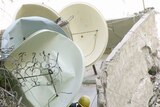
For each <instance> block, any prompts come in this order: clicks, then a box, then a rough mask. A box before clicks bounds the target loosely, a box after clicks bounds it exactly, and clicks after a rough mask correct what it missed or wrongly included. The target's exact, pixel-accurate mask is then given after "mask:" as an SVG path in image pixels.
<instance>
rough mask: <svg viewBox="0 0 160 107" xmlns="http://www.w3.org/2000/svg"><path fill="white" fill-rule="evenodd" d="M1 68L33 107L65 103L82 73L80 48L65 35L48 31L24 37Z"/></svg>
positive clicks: (73, 93)
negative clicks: (19, 86)
mask: <svg viewBox="0 0 160 107" xmlns="http://www.w3.org/2000/svg"><path fill="white" fill-rule="evenodd" d="M31 47H32V48H31ZM5 67H6V68H7V69H8V70H9V71H11V72H12V74H13V75H14V77H15V78H17V79H18V80H19V84H17V85H21V87H22V90H23V92H24V94H25V96H26V98H27V99H28V101H30V102H31V104H32V105H33V106H34V107H67V106H69V104H70V103H71V101H72V100H73V98H74V97H75V95H76V94H77V92H78V90H79V88H80V86H81V83H82V79H83V73H84V63H83V57H82V53H81V51H80V49H79V48H78V47H77V46H76V45H75V44H74V43H73V42H72V41H71V40H70V39H68V38H67V37H65V36H63V35H62V34H60V33H58V32H54V31H49V30H40V31H38V32H36V33H34V34H33V35H31V36H30V37H28V38H27V39H26V40H25V41H24V42H23V43H22V45H20V46H19V47H18V48H17V49H16V50H14V51H13V52H12V53H11V54H10V56H9V57H8V58H7V60H6V61H5ZM26 106H27V107H28V105H26Z"/></svg>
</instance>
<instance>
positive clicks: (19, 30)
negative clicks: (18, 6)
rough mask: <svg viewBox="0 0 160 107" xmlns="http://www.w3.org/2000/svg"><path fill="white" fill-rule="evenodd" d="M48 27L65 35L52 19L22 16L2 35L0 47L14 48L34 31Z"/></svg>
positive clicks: (4, 48) (3, 48)
mask: <svg viewBox="0 0 160 107" xmlns="http://www.w3.org/2000/svg"><path fill="white" fill-rule="evenodd" d="M41 29H49V30H53V31H56V32H59V33H61V34H63V35H65V36H67V35H66V34H65V32H64V31H63V30H62V29H61V27H59V26H58V25H57V24H56V23H54V22H53V21H51V20H49V19H46V18H43V17H36V16H35V17H24V18H20V19H18V20H16V21H14V22H13V23H12V24H11V25H10V26H9V27H8V28H7V29H6V30H5V32H4V34H3V35H2V43H1V48H2V50H3V51H6V50H8V49H13V50H14V49H16V48H17V47H19V46H20V45H21V44H22V42H23V41H24V40H25V39H26V38H28V37H29V36H30V35H31V34H33V33H34V32H36V31H38V30H41Z"/></svg>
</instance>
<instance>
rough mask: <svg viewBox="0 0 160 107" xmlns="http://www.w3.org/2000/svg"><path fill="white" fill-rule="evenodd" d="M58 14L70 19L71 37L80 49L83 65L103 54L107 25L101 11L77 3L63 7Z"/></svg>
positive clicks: (90, 62)
mask: <svg viewBox="0 0 160 107" xmlns="http://www.w3.org/2000/svg"><path fill="white" fill-rule="evenodd" d="M60 15H61V17H62V18H64V19H66V20H67V19H71V20H70V22H69V28H70V30H71V33H72V38H73V41H74V42H75V43H76V44H77V45H78V46H79V47H80V48H81V49H82V52H83V54H84V56H85V65H86V66H89V65H91V64H93V63H94V62H95V61H97V60H98V59H99V58H100V57H101V56H102V55H103V53H104V51H105V49H106V46H107V43H108V27H107V24H106V22H105V19H104V18H103V16H102V15H101V13H100V12H99V11H98V10H97V9H96V8H94V7H93V6H90V5H88V4H85V3H78V4H72V5H70V6H68V7H66V8H64V9H63V10H62V11H61V12H60Z"/></svg>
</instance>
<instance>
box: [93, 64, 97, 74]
mask: <svg viewBox="0 0 160 107" xmlns="http://www.w3.org/2000/svg"><path fill="white" fill-rule="evenodd" d="M92 68H93V71H94V74H95V75H97V70H96V66H95V65H94V64H93V65H92Z"/></svg>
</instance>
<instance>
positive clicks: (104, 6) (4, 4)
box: [0, 0, 160, 29]
mask: <svg viewBox="0 0 160 107" xmlns="http://www.w3.org/2000/svg"><path fill="white" fill-rule="evenodd" d="M10 1H11V0H0V20H1V24H0V29H4V28H6V27H7V26H8V25H9V24H10V23H11V22H12V21H13V16H14V14H15V12H16V9H17V8H18V6H19V5H21V4H23V3H42V2H43V3H44V4H46V5H48V6H49V7H51V8H52V9H54V10H55V11H57V12H58V13H59V12H60V11H61V10H62V9H63V8H64V7H66V6H68V5H70V4H71V3H76V2H86V3H89V4H91V5H93V6H94V7H95V8H97V9H98V10H99V11H100V12H101V13H102V15H103V16H104V18H105V19H106V20H110V19H118V18H122V17H128V16H132V15H133V14H134V13H137V12H139V11H142V10H143V9H144V6H143V1H144V4H145V8H147V7H154V8H155V10H157V11H160V0H12V1H14V2H13V3H12V2H10Z"/></svg>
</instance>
